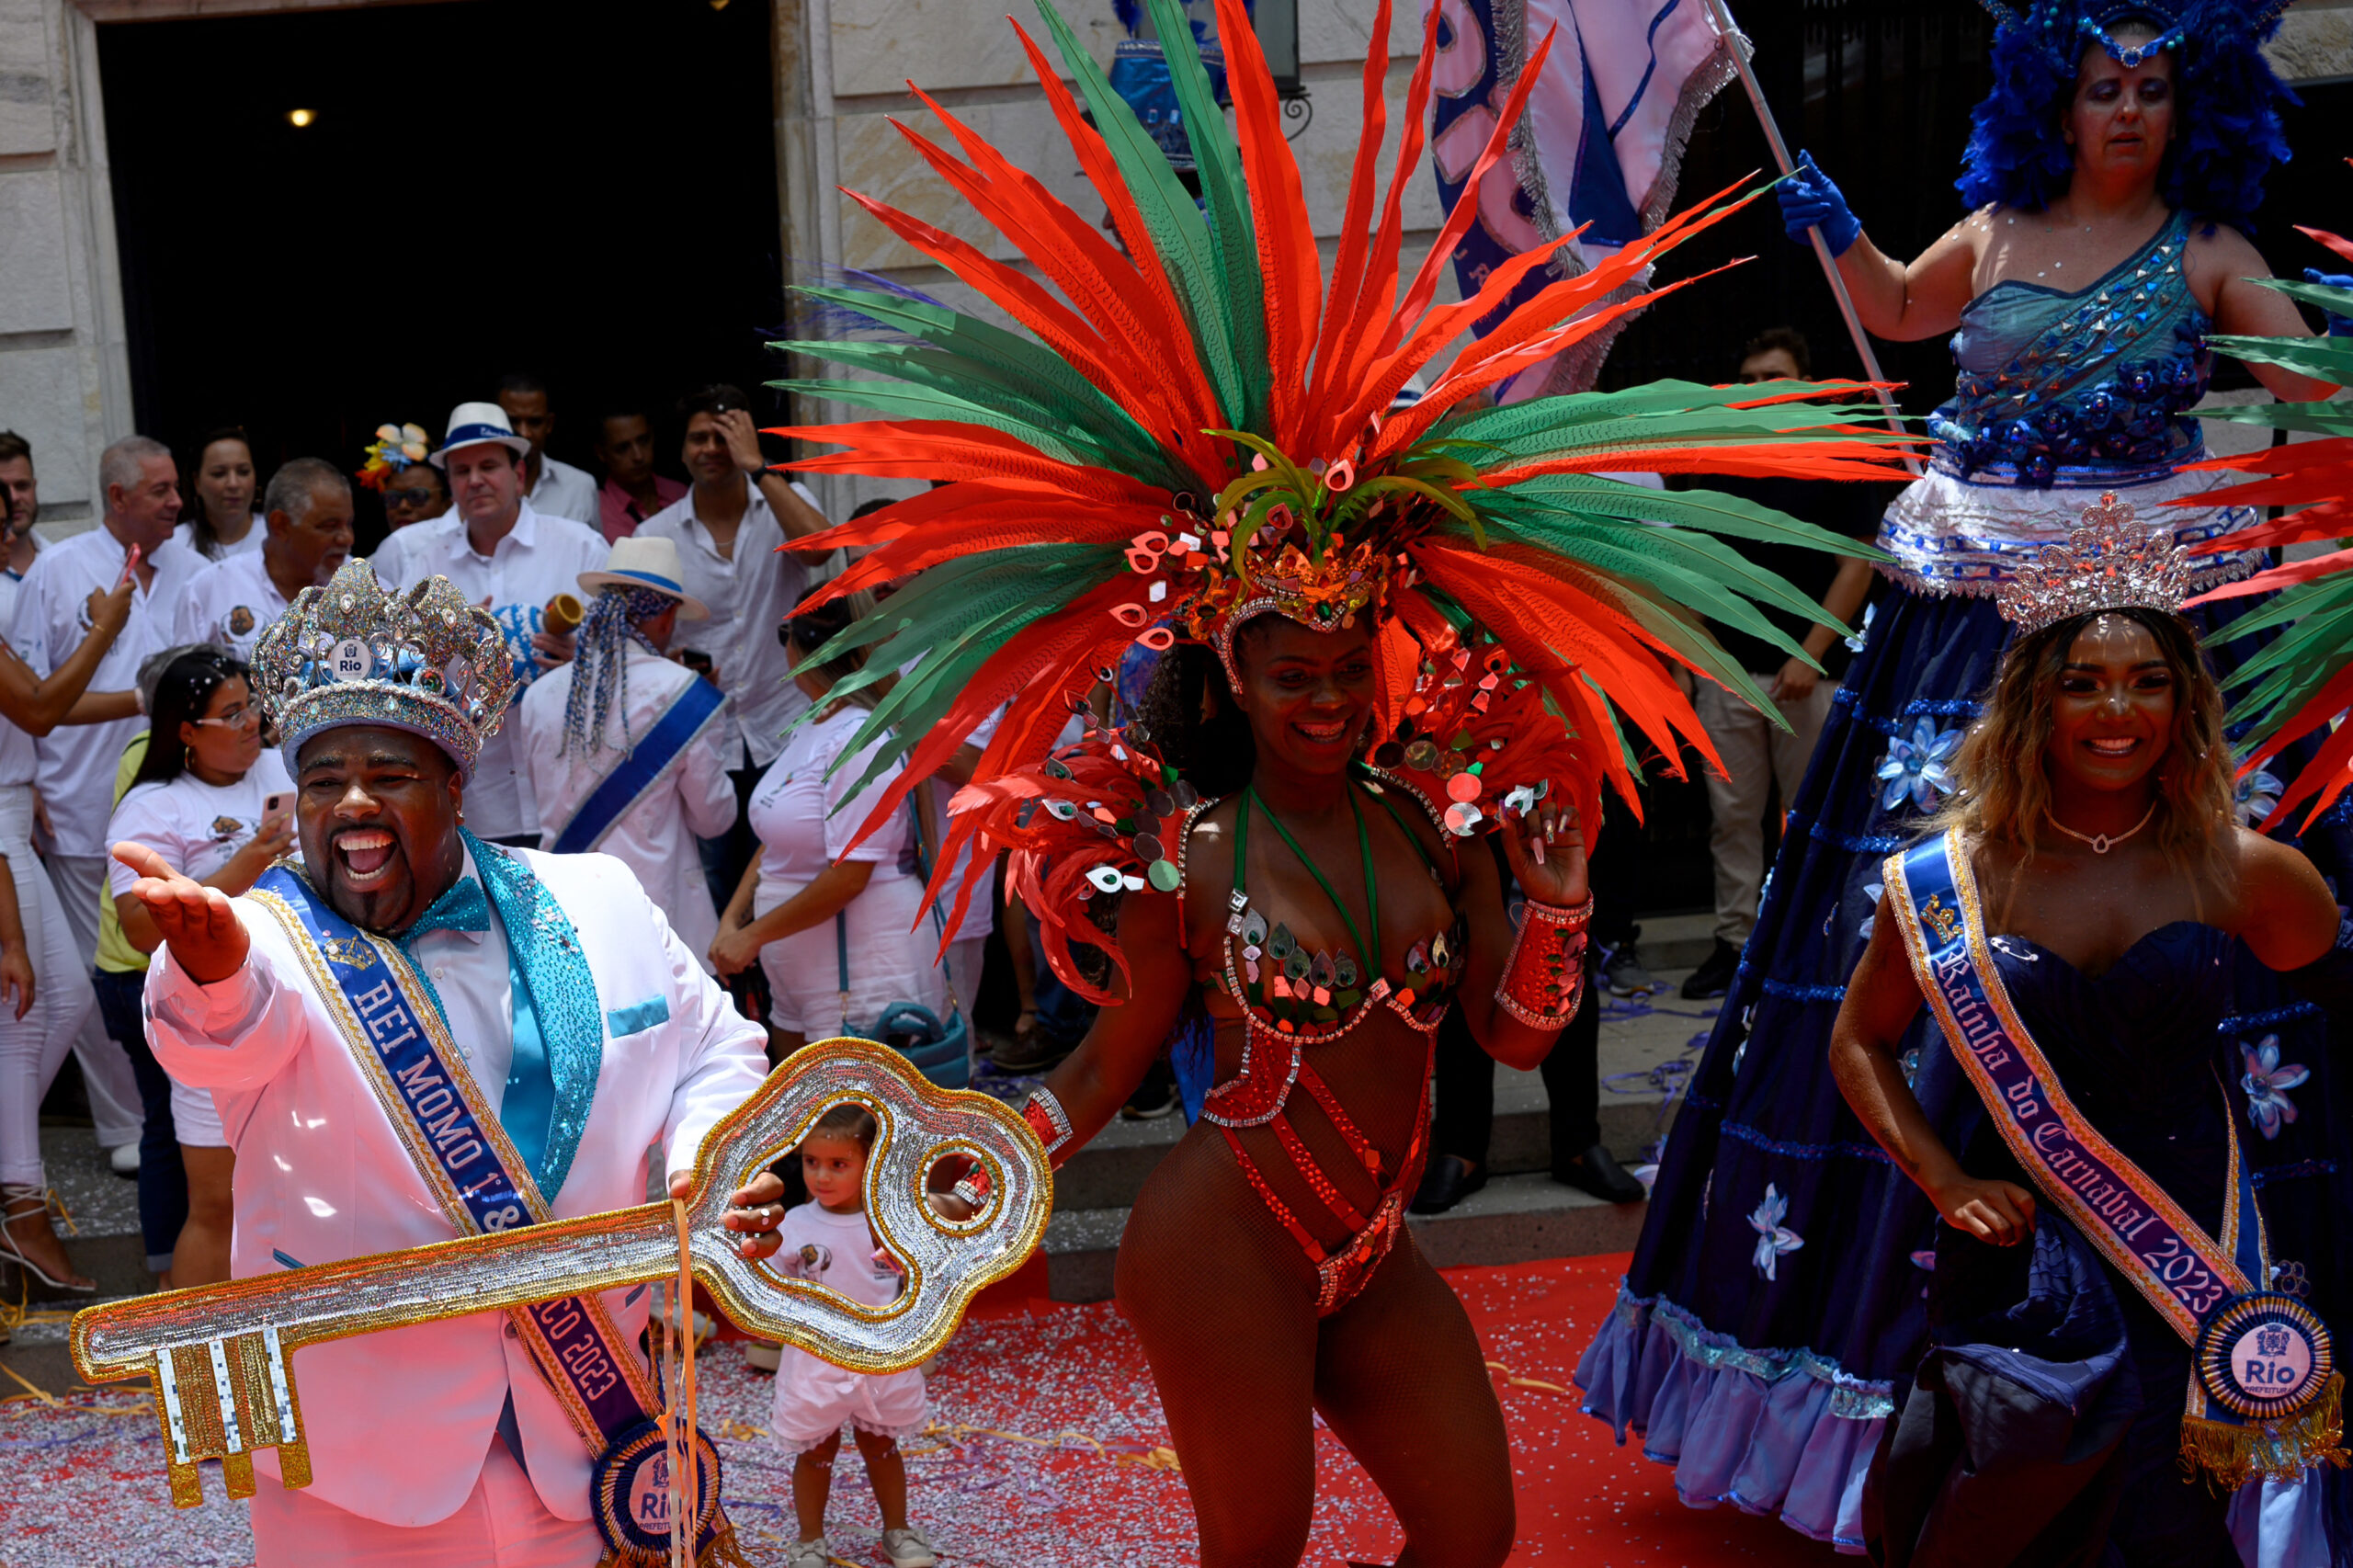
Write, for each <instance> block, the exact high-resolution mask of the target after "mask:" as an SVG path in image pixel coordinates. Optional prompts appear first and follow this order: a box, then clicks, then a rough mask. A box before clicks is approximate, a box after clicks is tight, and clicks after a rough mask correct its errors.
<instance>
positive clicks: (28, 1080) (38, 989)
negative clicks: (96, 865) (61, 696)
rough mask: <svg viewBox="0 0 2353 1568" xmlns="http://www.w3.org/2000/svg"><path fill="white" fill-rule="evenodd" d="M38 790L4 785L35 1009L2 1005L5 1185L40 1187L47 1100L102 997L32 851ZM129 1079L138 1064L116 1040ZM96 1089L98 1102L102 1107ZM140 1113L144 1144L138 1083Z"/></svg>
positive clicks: (3, 836)
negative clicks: (43, 1098)
mask: <svg viewBox="0 0 2353 1568" xmlns="http://www.w3.org/2000/svg"><path fill="white" fill-rule="evenodd" d="M32 825H33V791H32V786H30V785H28V784H14V785H0V853H5V854H6V856H7V857H8V874H9V876H10V877H11V878H12V879H13V880H14V881H15V882H16V884H17V919H18V920H20V921H22V922H23V924H24V927H25V947H26V950H27V956H28V957H29V958H30V959H31V960H32V967H33V1005H32V1009H31V1011H29V1012H28V1013H27V1014H26V1015H25V1016H24V1017H22V1018H19V1017H17V1010H16V1008H15V1006H12V1005H7V1006H0V1181H6V1182H24V1183H28V1184H30V1185H35V1186H39V1185H41V1184H42V1183H43V1180H44V1177H43V1175H42V1171H41V1163H40V1101H41V1096H43V1095H46V1094H47V1093H49V1085H50V1081H51V1079H53V1078H55V1077H56V1076H57V1069H58V1068H59V1067H60V1066H61V1065H63V1062H64V1061H65V1052H66V1051H67V1050H68V1049H69V1048H70V1047H72V1046H73V1045H74V1036H75V1035H76V1033H78V1032H79V1031H80V1029H81V1028H82V1025H83V1021H84V1020H85V1019H89V1020H92V1021H96V1019H97V993H96V992H94V991H92V990H91V988H90V970H89V966H88V965H87V964H85V963H84V962H82V961H81V959H80V956H79V953H78V950H77V949H75V947H74V933H73V932H72V930H70V929H69V928H68V927H67V926H66V922H65V910H64V905H63V902H62V901H61V900H60V899H59V898H58V896H57V889H56V888H55V887H54V886H52V885H51V882H50V880H49V872H48V870H47V869H45V868H44V867H43V866H42V865H41V862H40V857H39V856H37V855H35V854H34V853H33V846H32ZM107 1044H108V1046H109V1047H110V1048H112V1050H113V1051H114V1054H115V1056H116V1058H117V1059H118V1060H119V1061H120V1062H122V1067H123V1075H124V1077H125V1079H126V1080H128V1079H129V1077H130V1072H131V1059H130V1058H129V1057H127V1056H124V1055H123V1053H122V1049H121V1047H119V1046H116V1045H115V1044H114V1042H113V1041H112V1040H108V1041H107ZM91 1103H92V1106H93V1108H95V1107H96V1104H97V1091H96V1090H95V1089H93V1091H92V1094H91ZM138 1106H139V1086H138V1085H137V1084H136V1083H132V1084H131V1108H132V1111H133V1112H134V1115H133V1117H132V1120H131V1136H130V1137H129V1139H128V1140H126V1142H132V1143H136V1142H139V1132H138V1125H139V1123H138V1118H137V1116H136V1115H135V1112H136V1111H137V1109H138Z"/></svg>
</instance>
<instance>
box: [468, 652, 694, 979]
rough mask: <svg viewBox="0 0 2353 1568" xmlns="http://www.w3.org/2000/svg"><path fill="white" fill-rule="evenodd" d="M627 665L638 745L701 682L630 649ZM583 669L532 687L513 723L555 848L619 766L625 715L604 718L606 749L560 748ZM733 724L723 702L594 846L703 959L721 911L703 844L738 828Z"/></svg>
mask: <svg viewBox="0 0 2353 1568" xmlns="http://www.w3.org/2000/svg"><path fill="white" fill-rule="evenodd" d="M622 652H623V653H624V654H625V656H626V657H627V658H628V660H629V733H630V734H631V735H632V736H638V737H642V736H643V735H644V734H645V733H646V732H647V731H648V730H651V729H652V728H654V722H656V721H657V720H659V719H660V718H661V717H662V715H663V714H664V713H665V712H666V711H668V710H669V707H670V704H671V703H673V702H675V701H676V700H677V699H678V694H679V693H680V692H681V691H683V690H685V689H686V687H688V685H689V684H691V683H692V682H695V681H698V680H700V679H701V678H702V677H701V676H699V675H697V674H695V672H694V671H692V670H690V669H688V668H687V667H686V666H685V665H676V664H672V663H671V662H670V661H669V660H667V659H665V658H663V657H662V656H661V655H659V654H657V653H648V652H647V651H646V650H644V649H643V648H641V647H639V646H638V645H637V644H636V643H634V642H626V643H623V644H622ZM579 668H580V666H579V665H576V664H574V665H563V666H561V667H559V668H557V669H552V670H550V671H549V672H548V673H547V674H545V675H543V676H540V678H539V679H538V680H536V681H533V682H532V683H531V688H530V690H529V691H527V692H525V693H524V694H523V700H522V701H521V702H520V703H519V704H517V707H516V710H515V714H514V717H512V718H511V719H509V720H508V721H507V722H508V723H510V724H513V725H515V726H517V733H516V736H515V741H516V745H517V748H518V749H519V750H520V751H521V752H522V754H523V767H524V771H525V772H526V773H527V774H529V777H530V781H531V795H532V798H533V799H534V800H535V801H537V802H538V805H539V812H540V843H541V844H542V845H547V844H551V842H552V841H553V840H554V838H555V836H556V833H557V831H558V829H560V828H561V827H562V826H563V824H566V823H569V822H570V821H571V820H572V818H573V814H574V812H577V811H578V810H579V809H580V803H581V802H582V801H585V800H586V799H587V798H588V797H589V796H590V795H591V794H593V793H594V792H595V791H596V789H597V785H599V784H601V783H603V782H604V781H605V776H606V775H607V774H608V773H610V772H611V771H612V770H613V769H614V768H615V767H619V766H620V761H621V755H622V754H621V752H620V744H621V714H620V710H618V709H617V710H614V711H612V712H609V713H608V714H606V715H605V741H606V744H605V745H603V746H601V747H599V748H597V750H595V751H591V752H586V753H585V754H584V753H583V752H582V751H580V750H578V749H574V751H573V752H572V753H571V754H570V755H568V756H558V755H557V753H558V752H559V751H560V750H561V749H562V748H563V705H564V703H565V702H567V701H568V700H570V699H571V697H572V681H573V676H574V675H575V674H576V673H577V672H578V670H579ZM733 727H734V722H733V720H732V719H730V718H729V716H728V713H727V709H726V704H725V699H722V702H721V707H720V710H719V711H718V712H716V713H714V714H712V715H711V717H710V721H709V722H706V723H705V724H704V725H703V727H702V730H701V733H699V734H697V735H696V736H695V738H694V739H693V740H691V741H689V742H688V743H687V744H685V745H684V746H682V747H680V748H679V750H678V754H677V755H676V756H674V757H672V758H671V759H670V760H669V762H668V763H667V764H665V766H664V767H663V770H662V774H661V777H660V778H657V779H655V780H654V784H653V786H652V787H651V788H650V789H648V790H646V791H645V793H644V794H643V795H642V796H641V797H640V798H639V800H638V801H637V803H636V804H634V805H632V806H631V807H630V809H629V810H627V811H625V812H622V813H621V814H620V818H619V819H618V820H617V821H615V822H614V824H613V825H612V826H611V827H610V828H608V829H607V830H606V833H605V836H604V839H603V841H602V842H601V843H599V844H598V845H597V848H598V849H599V850H601V851H603V852H604V853H605V854H608V855H611V856H614V857H616V858H619V859H620V860H621V861H622V862H623V863H625V864H626V865H627V866H628V867H629V869H631V870H632V871H635V872H636V873H637V880H638V881H641V882H642V883H644V884H645V891H646V892H647V894H648V895H650V896H651V897H652V898H653V900H654V903H658V904H660V905H661V906H662V913H663V914H665V915H668V916H669V917H670V928H671V929H672V930H674V931H676V933H677V934H678V937H679V939H680V940H681V941H683V942H685V943H686V944H687V946H688V947H689V948H691V949H694V951H695V953H696V955H697V956H698V957H702V956H704V955H706V954H708V953H709V952H710V940H711V938H712V937H716V936H718V935H719V911H718V910H716V909H714V908H713V907H711V903H710V882H709V881H708V880H706V879H705V878H704V876H703V874H702V851H701V849H700V848H699V846H697V845H696V843H695V839H696V838H697V836H700V837H703V838H717V837H719V836H720V835H722V834H724V833H726V832H727V831H728V829H730V828H732V827H733V826H734V825H735V785H734V782H733V780H732V779H730V778H728V777H727V759H726V757H725V756H724V755H722V751H721V747H722V745H723V744H725V742H726V740H727V737H728V735H729V734H730V733H732V732H733Z"/></svg>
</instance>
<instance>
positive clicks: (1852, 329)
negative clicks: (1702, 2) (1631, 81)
mask: <svg viewBox="0 0 2353 1568" xmlns="http://www.w3.org/2000/svg"><path fill="white" fill-rule="evenodd" d="M1708 14H1709V16H1711V17H1713V18H1714V19H1715V24H1716V32H1717V34H1718V35H1719V36H1720V37H1722V40H1723V44H1724V50H1725V51H1726V52H1727V53H1729V54H1730V55H1731V56H1732V62H1733V69H1734V70H1736V71H1738V72H1739V73H1740V85H1742V86H1744V87H1745V88H1747V89H1748V102H1749V105H1750V107H1752V108H1755V109H1756V123H1757V124H1759V125H1761V126H1763V127H1764V128H1765V142H1766V144H1767V145H1768V146H1769V147H1771V148H1772V149H1773V162H1774V163H1776V164H1778V165H1780V169H1781V172H1782V173H1783V174H1785V175H1786V174H1788V173H1789V172H1790V170H1791V169H1792V168H1794V167H1796V165H1794V164H1792V163H1791V162H1790V148H1789V143H1787V142H1783V141H1782V140H1781V128H1780V126H1779V123H1778V122H1776V121H1775V120H1774V119H1773V109H1772V106H1771V105H1769V104H1768V103H1767V102H1766V101H1765V89H1764V87H1763V85H1760V84H1759V83H1758V82H1757V80H1756V71H1755V70H1754V69H1753V68H1752V67H1751V66H1750V65H1749V63H1748V56H1747V54H1746V53H1745V51H1743V50H1742V49H1741V47H1740V44H1739V42H1738V41H1737V40H1740V39H1741V38H1742V36H1743V35H1742V33H1741V30H1740V28H1739V27H1738V26H1737V25H1736V24H1735V23H1734V22H1733V19H1732V10H1731V7H1730V6H1727V5H1726V4H1725V0H1708ZM1805 233H1806V238H1807V239H1809V240H1812V241H1813V257H1814V259H1815V260H1816V261H1819V262H1820V263H1822V275H1823V276H1824V277H1825V278H1829V279H1830V292H1831V293H1832V294H1834V295H1836V297H1837V301H1838V314H1839V315H1840V316H1841V317H1842V318H1844V319H1845V321H1846V323H1847V336H1849V337H1851V338H1853V339H1854V341H1855V352H1856V353H1858V354H1859V355H1861V356H1862V358H1863V376H1864V379H1865V380H1867V381H1877V382H1882V383H1883V382H1884V381H1886V380H1887V377H1886V376H1885V375H1884V374H1883V373H1882V372H1881V369H1880V368H1879V356H1878V355H1877V354H1874V353H1873V352H1871V340H1870V336H1869V335H1866V334H1865V333H1864V331H1863V321H1862V318H1861V317H1860V316H1859V315H1857V314H1856V313H1855V300H1854V296H1852V295H1851V294H1849V293H1847V280H1846V279H1845V278H1841V277H1839V276H1838V263H1837V261H1836V258H1835V257H1833V256H1831V254H1830V243H1829V242H1828V241H1827V240H1824V238H1823V237H1822V231H1821V230H1820V229H1819V228H1809V229H1807V230H1806V232H1805ZM1879 403H1880V407H1881V409H1882V410H1884V411H1885V412H1886V415H1887V423H1888V425H1889V426H1890V427H1891V428H1893V430H1894V431H1895V432H1896V433H1897V434H1898V435H1904V434H1908V432H1907V431H1905V430H1904V417H1903V415H1901V414H1900V413H1898V412H1897V410H1896V406H1895V399H1894V397H1893V395H1891V394H1890V393H1889V392H1888V391H1887V389H1886V387H1885V386H1884V385H1881V387H1880V389H1879ZM1904 467H1905V468H1907V469H1909V470H1911V471H1912V477H1913V478H1915V479H1917V478H1918V477H1920V460H1919V459H1917V458H1915V457H1914V456H1913V455H1912V453H1911V452H1910V451H1908V450H1907V451H1905V452H1904Z"/></svg>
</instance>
